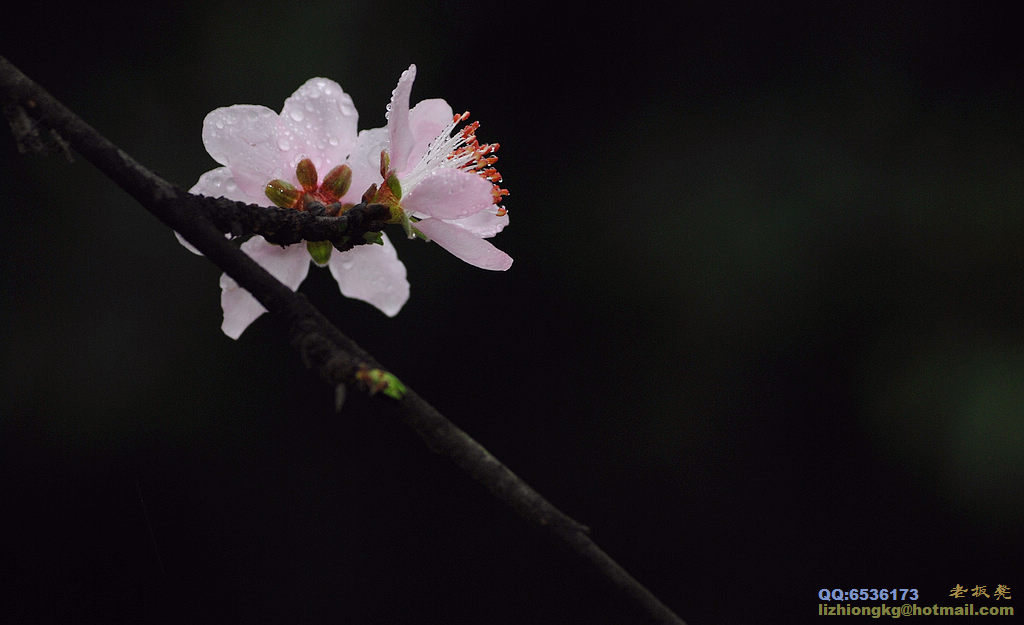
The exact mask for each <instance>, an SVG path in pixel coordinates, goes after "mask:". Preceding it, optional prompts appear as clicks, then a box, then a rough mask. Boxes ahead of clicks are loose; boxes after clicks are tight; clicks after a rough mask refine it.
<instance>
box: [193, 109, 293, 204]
mask: <svg viewBox="0 0 1024 625" xmlns="http://www.w3.org/2000/svg"><path fill="white" fill-rule="evenodd" d="M277 125H278V116H277V113H275V112H274V111H272V110H270V109H268V108H267V107H265V106H253V105H250V104H236V105H235V106H228V107H223V108H219V109H216V110H214V111H212V112H210V114H208V115H207V116H206V119H204V120H203V145H205V146H206V151H207V152H209V153H210V156H212V157H213V159H214V160H215V161H217V162H218V163H220V164H221V165H225V166H227V167H228V169H230V170H231V173H232V174H233V175H234V179H235V183H236V184H237V185H238V186H239V188H240V189H241V190H242V192H243V193H245V194H247V195H249V196H252V197H260V195H261V194H262V193H263V189H264V188H265V187H266V184H267V183H268V182H270V181H271V180H273V179H275V178H282V179H284V180H290V179H292V178H294V171H292V172H289V171H288V168H287V158H286V157H287V155H286V154H285V153H284V152H283V151H282V150H281V149H280V147H278V137H277Z"/></svg>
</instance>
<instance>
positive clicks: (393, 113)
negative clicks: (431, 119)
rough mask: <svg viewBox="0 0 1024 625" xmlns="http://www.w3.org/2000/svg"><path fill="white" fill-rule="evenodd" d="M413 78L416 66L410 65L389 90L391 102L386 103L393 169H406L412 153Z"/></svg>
mask: <svg viewBox="0 0 1024 625" xmlns="http://www.w3.org/2000/svg"><path fill="white" fill-rule="evenodd" d="M414 80H416V66H415V65H410V66H409V69H407V70H405V71H404V72H402V76H401V77H400V78H399V79H398V85H397V86H396V87H395V90H394V91H392V92H391V103H390V104H388V113H387V118H388V142H389V145H390V149H389V152H388V153H389V155H390V156H391V167H392V168H393V169H394V170H395V171H405V170H406V169H408V167H409V165H408V162H409V160H410V156H411V153H412V147H413V142H414V138H413V134H412V127H411V125H410V124H409V94H410V93H412V83H413V81H414ZM413 164H415V163H413Z"/></svg>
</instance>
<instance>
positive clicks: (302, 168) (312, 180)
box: [295, 158, 316, 191]
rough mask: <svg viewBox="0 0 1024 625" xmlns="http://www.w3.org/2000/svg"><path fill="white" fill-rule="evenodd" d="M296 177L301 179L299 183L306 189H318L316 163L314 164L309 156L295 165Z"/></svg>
mask: <svg viewBox="0 0 1024 625" xmlns="http://www.w3.org/2000/svg"><path fill="white" fill-rule="evenodd" d="M295 177H296V178H298V179H299V184H301V185H302V188H303V189H305V190H306V191H314V190H316V165H314V164H313V161H311V160H309V159H308V158H304V159H302V160H301V161H299V164H298V165H297V166H296V167H295Z"/></svg>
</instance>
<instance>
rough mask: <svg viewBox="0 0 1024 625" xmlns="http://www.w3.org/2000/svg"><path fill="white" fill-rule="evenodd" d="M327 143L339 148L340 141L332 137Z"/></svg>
mask: <svg viewBox="0 0 1024 625" xmlns="http://www.w3.org/2000/svg"><path fill="white" fill-rule="evenodd" d="M327 142H328V143H330V144H331V145H333V146H337V145H338V140H337V139H335V138H334V137H331V138H330V139H328V140H327Z"/></svg>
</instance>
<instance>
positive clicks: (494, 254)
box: [414, 219, 512, 271]
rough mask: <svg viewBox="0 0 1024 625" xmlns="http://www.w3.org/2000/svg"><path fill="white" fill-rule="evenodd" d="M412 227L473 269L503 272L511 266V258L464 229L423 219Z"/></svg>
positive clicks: (442, 222)
mask: <svg viewBox="0 0 1024 625" xmlns="http://www.w3.org/2000/svg"><path fill="white" fill-rule="evenodd" d="M414 227H415V228H416V229H417V230H419V231H420V232H422V233H423V234H425V235H427V236H428V237H430V239H431V240H433V241H435V242H436V243H437V244H438V245H440V246H441V247H443V248H444V249H446V250H448V251H449V252H451V253H452V254H454V255H455V257H456V258H459V259H461V260H463V261H465V262H467V263H469V264H470V265H473V266H474V267H480V268H481V269H490V270H492V271H505V270H506V269H508V268H509V267H511V266H512V257H511V256H509V255H508V254H506V253H505V252H502V251H501V250H499V249H498V248H496V247H494V246H493V245H491V244H490V243H489V242H487V241H485V240H483V239H481V238H480V237H478V236H476V235H475V234H473V233H472V232H470V231H468V230H466V229H465V228H460V227H458V226H456V225H454V224H450V223H448V222H446V221H442V220H440V219H424V220H423V221H418V222H416V223H415V224H414Z"/></svg>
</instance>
